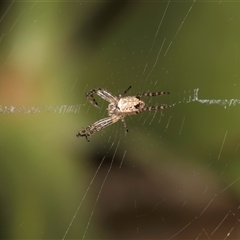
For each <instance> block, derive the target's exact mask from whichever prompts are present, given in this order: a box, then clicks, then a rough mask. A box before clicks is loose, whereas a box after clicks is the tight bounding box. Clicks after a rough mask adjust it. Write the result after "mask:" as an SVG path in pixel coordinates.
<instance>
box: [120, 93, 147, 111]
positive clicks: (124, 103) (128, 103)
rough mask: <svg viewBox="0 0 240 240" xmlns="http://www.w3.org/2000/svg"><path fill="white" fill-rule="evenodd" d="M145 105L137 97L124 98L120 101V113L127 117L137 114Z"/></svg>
mask: <svg viewBox="0 0 240 240" xmlns="http://www.w3.org/2000/svg"><path fill="white" fill-rule="evenodd" d="M144 106H145V103H144V102H143V101H141V100H139V99H138V98H136V97H124V98H120V99H119V101H118V105H117V107H118V109H119V112H121V113H125V114H127V115H132V114H137V113H139V112H141V110H142V109H143V108H144Z"/></svg>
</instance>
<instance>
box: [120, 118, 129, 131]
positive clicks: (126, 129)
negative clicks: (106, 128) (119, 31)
mask: <svg viewBox="0 0 240 240" xmlns="http://www.w3.org/2000/svg"><path fill="white" fill-rule="evenodd" d="M121 121H122V123H123V126H124V129H125V132H126V133H128V128H127V124H126V121H125V119H124V118H121Z"/></svg>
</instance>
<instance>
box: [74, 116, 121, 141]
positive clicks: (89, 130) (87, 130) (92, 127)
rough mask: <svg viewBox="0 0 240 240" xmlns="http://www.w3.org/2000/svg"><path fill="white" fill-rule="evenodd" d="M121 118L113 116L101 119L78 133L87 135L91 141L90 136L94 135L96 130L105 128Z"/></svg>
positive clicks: (78, 134)
mask: <svg viewBox="0 0 240 240" xmlns="http://www.w3.org/2000/svg"><path fill="white" fill-rule="evenodd" d="M118 120H119V118H112V117H107V118H103V119H100V120H99V121H97V122H95V123H93V124H92V125H90V126H88V127H86V128H85V129H83V130H82V131H80V132H78V133H77V134H76V136H77V137H86V140H87V141H88V142H89V141H90V140H89V138H90V137H91V135H93V134H94V133H95V132H98V131H99V130H101V129H102V128H105V127H107V126H109V125H111V124H113V123H115V122H117V121H118Z"/></svg>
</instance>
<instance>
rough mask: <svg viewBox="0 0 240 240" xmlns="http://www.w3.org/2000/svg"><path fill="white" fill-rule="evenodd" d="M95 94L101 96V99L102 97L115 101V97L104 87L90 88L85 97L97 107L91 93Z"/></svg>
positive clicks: (108, 100)
mask: <svg viewBox="0 0 240 240" xmlns="http://www.w3.org/2000/svg"><path fill="white" fill-rule="evenodd" d="M94 93H95V94H97V95H98V96H99V97H101V98H102V99H104V100H105V101H107V102H116V101H117V97H115V96H114V95H113V94H112V93H110V92H109V91H107V90H106V89H103V88H95V89H92V90H90V91H89V92H87V94H86V97H87V100H88V101H89V102H90V103H91V104H92V105H93V106H94V107H97V108H99V106H98V103H97V101H96V100H95V98H94V97H93V94H94Z"/></svg>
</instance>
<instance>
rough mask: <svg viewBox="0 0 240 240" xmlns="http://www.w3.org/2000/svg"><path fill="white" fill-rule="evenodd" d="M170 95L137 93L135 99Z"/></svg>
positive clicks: (164, 93)
mask: <svg viewBox="0 0 240 240" xmlns="http://www.w3.org/2000/svg"><path fill="white" fill-rule="evenodd" d="M166 94H170V92H163V91H162V92H144V93H138V94H137V95H136V98H139V99H140V98H141V97H156V96H161V95H166Z"/></svg>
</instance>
